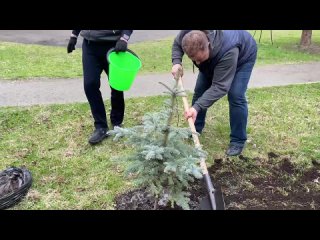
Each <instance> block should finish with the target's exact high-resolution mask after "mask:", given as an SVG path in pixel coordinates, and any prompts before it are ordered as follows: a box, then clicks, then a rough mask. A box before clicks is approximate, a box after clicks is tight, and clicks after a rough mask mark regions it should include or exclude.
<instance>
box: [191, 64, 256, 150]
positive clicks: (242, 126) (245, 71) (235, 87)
mask: <svg viewBox="0 0 320 240" xmlns="http://www.w3.org/2000/svg"><path fill="white" fill-rule="evenodd" d="M254 64H255V61H251V62H248V63H245V64H243V65H242V66H241V67H240V68H239V69H237V72H236V74H235V76H234V79H233V82H232V84H231V87H230V89H229V91H228V101H229V116H230V128H231V134H230V144H232V145H236V146H241V147H243V146H244V144H245V142H246V140H247V122H248V103H247V99H246V91H247V88H248V82H249V79H250V76H251V72H252V69H253V66H254ZM211 85H212V80H211V79H210V80H209V79H207V78H206V77H205V75H204V74H203V73H201V72H200V73H199V75H198V79H197V83H196V86H195V89H194V95H193V99H192V105H193V104H194V103H195V102H196V101H197V100H198V98H199V97H201V96H202V94H203V93H204V92H205V91H206V90H207V89H208V88H210V86H211ZM206 114H207V110H201V111H200V112H199V113H198V115H197V119H196V121H195V127H196V130H197V132H198V133H201V132H202V130H203V128H204V126H205V118H206Z"/></svg>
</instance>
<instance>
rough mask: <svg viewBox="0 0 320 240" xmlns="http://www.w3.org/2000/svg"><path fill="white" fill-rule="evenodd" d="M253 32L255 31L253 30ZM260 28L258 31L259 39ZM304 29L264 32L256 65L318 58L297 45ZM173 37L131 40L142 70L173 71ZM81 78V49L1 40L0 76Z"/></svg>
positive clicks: (318, 43) (317, 39)
mask: <svg viewBox="0 0 320 240" xmlns="http://www.w3.org/2000/svg"><path fill="white" fill-rule="evenodd" d="M250 32H251V33H252V34H253V33H254V31H250ZM259 35H260V31H257V32H256V34H255V39H256V40H257V42H258V40H259ZM300 35H301V30H295V31H294V30H281V31H280V30H274V31H273V40H274V44H273V45H272V44H271V41H270V31H268V30H265V31H263V33H262V37H261V42H260V43H259V52H258V61H257V65H265V64H278V63H302V62H308V61H319V60H320V54H319V51H315V52H314V53H311V52H308V51H301V50H299V48H298V44H299V41H300ZM312 40H313V43H314V46H315V49H318V48H320V31H319V30H314V31H313V37H312ZM172 42H173V38H167V39H163V40H158V41H147V42H141V43H135V44H130V45H129V48H130V49H132V50H133V51H134V52H136V53H137V54H138V55H139V57H140V58H141V60H142V64H143V66H142V68H141V71H140V72H139V74H145V73H155V72H157V73H158V72H163V73H164V72H170V71H171V46H172ZM184 67H185V68H186V69H192V63H191V61H190V60H189V59H188V58H186V57H185V58H184ZM40 77H41V78H42V77H43V78H78V77H82V63H81V49H76V51H74V52H73V53H72V54H67V50H66V47H53V46H40V45H30V44H17V43H7V42H0V79H28V78H40Z"/></svg>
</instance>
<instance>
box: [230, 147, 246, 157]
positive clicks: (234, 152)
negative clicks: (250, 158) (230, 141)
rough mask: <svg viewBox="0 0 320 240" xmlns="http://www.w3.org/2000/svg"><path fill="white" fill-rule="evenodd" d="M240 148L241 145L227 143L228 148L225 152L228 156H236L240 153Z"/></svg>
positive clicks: (241, 148)
mask: <svg viewBox="0 0 320 240" xmlns="http://www.w3.org/2000/svg"><path fill="white" fill-rule="evenodd" d="M242 150H243V147H241V146H236V145H229V148H228V150H227V152H226V154H227V155H228V156H237V155H240V153H241V152H242Z"/></svg>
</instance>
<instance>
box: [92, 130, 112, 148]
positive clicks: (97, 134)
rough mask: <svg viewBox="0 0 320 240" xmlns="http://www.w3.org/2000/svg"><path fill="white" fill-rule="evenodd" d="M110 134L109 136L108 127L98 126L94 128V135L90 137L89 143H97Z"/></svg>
mask: <svg viewBox="0 0 320 240" xmlns="http://www.w3.org/2000/svg"><path fill="white" fill-rule="evenodd" d="M108 136H109V134H108V129H106V128H97V129H96V130H94V132H93V134H92V136H91V137H90V138H89V143H90V144H91V145H94V144H97V143H99V142H101V141H102V140H103V139H105V138H106V137H108Z"/></svg>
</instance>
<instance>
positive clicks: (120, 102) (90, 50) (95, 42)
mask: <svg viewBox="0 0 320 240" xmlns="http://www.w3.org/2000/svg"><path fill="white" fill-rule="evenodd" d="M132 32H133V30H72V34H71V36H70V40H69V43H68V47H67V51H68V53H71V52H72V51H73V50H75V46H76V43H77V38H78V36H79V34H80V35H81V36H82V37H83V38H84V39H83V44H82V64H83V76H84V90H85V94H86V96H87V99H88V101H89V104H90V108H91V112H92V115H93V118H94V126H95V130H94V132H93V134H92V136H91V137H90V138H89V143H90V144H97V143H99V142H101V141H102V140H103V139H104V138H106V137H108V130H109V128H108V124H107V117H106V110H105V106H104V103H103V98H102V96H101V92H100V85H101V81H100V77H101V73H102V71H103V70H104V71H105V72H106V74H107V75H108V73H109V63H108V61H107V52H108V51H109V50H110V49H111V48H115V51H116V52H125V51H126V50H127V44H128V40H129V38H130V36H131V34H132ZM110 88H111V113H110V121H111V124H112V125H113V127H115V126H120V125H121V124H122V122H123V118H124V110H125V103H124V96H123V92H122V91H118V90H116V89H113V88H112V87H111V86H110Z"/></svg>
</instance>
